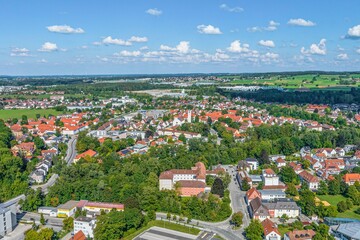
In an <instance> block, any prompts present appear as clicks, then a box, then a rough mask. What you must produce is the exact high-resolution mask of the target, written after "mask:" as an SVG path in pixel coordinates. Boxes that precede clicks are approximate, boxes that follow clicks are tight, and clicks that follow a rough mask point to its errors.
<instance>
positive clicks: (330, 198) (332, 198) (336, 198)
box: [317, 195, 360, 219]
mask: <svg viewBox="0 0 360 240" xmlns="http://www.w3.org/2000/svg"><path fill="white" fill-rule="evenodd" d="M317 197H318V198H319V199H320V200H322V201H327V202H328V203H330V204H331V205H332V206H336V205H337V204H338V202H340V201H344V200H346V198H345V197H344V196H342V195H319V196H317ZM358 208H359V206H354V207H352V208H351V209H349V210H347V211H345V212H342V213H338V215H337V216H336V217H342V218H356V219H360V215H359V214H356V213H355V212H354V211H355V210H356V209H358Z"/></svg>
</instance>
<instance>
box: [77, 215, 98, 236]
mask: <svg viewBox="0 0 360 240" xmlns="http://www.w3.org/2000/svg"><path fill="white" fill-rule="evenodd" d="M95 226H96V219H94V218H89V217H78V218H77V219H75V220H74V234H76V233H77V232H79V231H80V230H81V231H82V232H83V233H84V235H85V236H86V237H90V238H94V229H95Z"/></svg>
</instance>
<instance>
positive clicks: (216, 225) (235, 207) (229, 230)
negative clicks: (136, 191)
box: [156, 166, 250, 240]
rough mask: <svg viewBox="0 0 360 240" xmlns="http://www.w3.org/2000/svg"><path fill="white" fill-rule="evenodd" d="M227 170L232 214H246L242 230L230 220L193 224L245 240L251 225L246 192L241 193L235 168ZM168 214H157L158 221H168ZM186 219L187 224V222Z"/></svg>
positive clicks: (221, 234) (226, 167)
mask: <svg viewBox="0 0 360 240" xmlns="http://www.w3.org/2000/svg"><path fill="white" fill-rule="evenodd" d="M222 167H223V168H225V169H226V171H227V172H228V173H229V174H230V176H231V182H230V184H229V190H230V199H231V209H232V212H233V213H234V212H238V211H241V212H242V213H243V214H244V218H243V225H242V226H241V228H240V229H233V226H232V225H230V219H231V217H229V218H228V219H226V220H225V221H222V222H204V221H199V220H196V219H193V220H191V222H190V223H191V224H193V225H198V226H199V227H202V228H204V229H207V230H208V231H213V232H215V233H217V234H219V235H220V236H221V237H223V238H225V239H228V240H237V239H245V237H244V236H243V233H244V228H246V227H247V226H248V225H249V223H250V217H249V213H248V211H247V205H246V204H245V199H244V197H245V193H246V192H244V191H241V190H240V188H239V184H238V183H237V181H236V180H234V179H235V176H233V175H234V174H236V171H235V168H234V169H233V168H231V167H230V166H222ZM166 215H167V214H166V213H156V217H157V219H166ZM186 220H187V219H186V218H185V222H186Z"/></svg>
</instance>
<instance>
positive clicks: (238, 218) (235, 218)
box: [231, 212, 244, 227]
mask: <svg viewBox="0 0 360 240" xmlns="http://www.w3.org/2000/svg"><path fill="white" fill-rule="evenodd" d="M243 217H244V214H243V213H242V212H236V213H234V214H233V215H232V216H231V222H232V223H233V224H234V225H235V226H236V227H240V226H241V225H242V223H243Z"/></svg>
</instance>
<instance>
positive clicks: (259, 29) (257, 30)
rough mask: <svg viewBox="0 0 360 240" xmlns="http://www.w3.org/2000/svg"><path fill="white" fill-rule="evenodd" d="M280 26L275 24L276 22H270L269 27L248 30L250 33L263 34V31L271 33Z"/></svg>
mask: <svg viewBox="0 0 360 240" xmlns="http://www.w3.org/2000/svg"><path fill="white" fill-rule="evenodd" d="M279 25H280V23H278V22H275V21H274V20H271V21H269V23H268V26H266V27H259V26H256V27H251V28H248V29H247V30H248V31H249V32H262V31H269V32H273V31H276V30H277V27H278V26H279Z"/></svg>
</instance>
